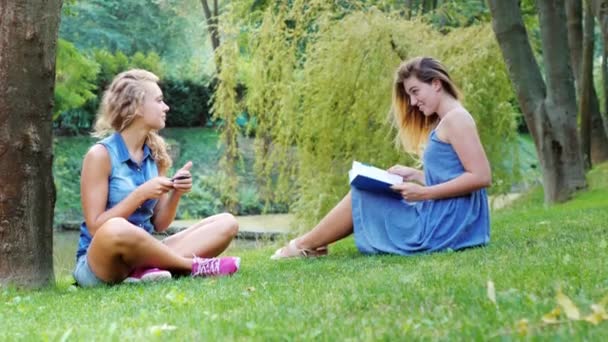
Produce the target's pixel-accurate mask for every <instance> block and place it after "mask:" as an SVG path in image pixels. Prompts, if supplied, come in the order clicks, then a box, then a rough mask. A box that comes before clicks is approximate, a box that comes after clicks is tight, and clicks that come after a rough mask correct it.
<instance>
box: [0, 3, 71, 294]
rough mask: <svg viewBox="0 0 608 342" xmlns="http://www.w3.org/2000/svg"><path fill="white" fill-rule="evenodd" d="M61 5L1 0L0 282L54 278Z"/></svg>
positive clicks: (38, 283)
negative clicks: (54, 164)
mask: <svg viewBox="0 0 608 342" xmlns="http://www.w3.org/2000/svg"><path fill="white" fill-rule="evenodd" d="M61 5H62V1H61V0H45V1H42V0H36V1H34V0H29V1H28V0H11V1H2V2H0V18H2V21H0V160H1V162H0V283H5V284H16V285H21V286H28V287H29V286H33V287H38V286H44V285H47V284H49V283H52V282H53V281H54V276H53V208H54V205H55V187H54V184H53V174H52V171H51V170H52V159H53V146H52V142H53V135H52V134H53V133H52V108H53V90H54V84H55V83H54V82H55V50H56V45H57V34H58V28H59V18H60V13H61Z"/></svg>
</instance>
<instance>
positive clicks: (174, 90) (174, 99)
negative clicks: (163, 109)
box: [161, 78, 211, 127]
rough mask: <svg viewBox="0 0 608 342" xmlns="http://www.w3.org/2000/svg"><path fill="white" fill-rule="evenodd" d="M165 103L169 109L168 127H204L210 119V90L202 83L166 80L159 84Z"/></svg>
mask: <svg viewBox="0 0 608 342" xmlns="http://www.w3.org/2000/svg"><path fill="white" fill-rule="evenodd" d="M161 88H162V90H163V93H164V96H165V99H166V100H165V101H166V102H167V104H168V105H169V107H171V110H170V111H169V114H168V115H167V126H168V127H192V126H205V125H206V124H207V122H208V121H209V117H210V113H209V111H210V104H209V98H210V97H211V91H210V89H209V88H208V87H207V86H206V85H205V84H203V82H195V81H191V80H178V79H173V78H170V79H166V80H163V81H162V82H161Z"/></svg>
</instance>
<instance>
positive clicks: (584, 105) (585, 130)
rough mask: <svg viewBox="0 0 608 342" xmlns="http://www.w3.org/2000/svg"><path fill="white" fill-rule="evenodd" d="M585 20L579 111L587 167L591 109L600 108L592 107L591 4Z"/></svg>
mask: <svg viewBox="0 0 608 342" xmlns="http://www.w3.org/2000/svg"><path fill="white" fill-rule="evenodd" d="M584 13H585V21H584V29H583V60H582V63H581V70H580V71H581V73H580V76H579V77H580V99H579V113H581V132H580V137H581V150H582V152H583V163H584V166H585V168H586V169H590V168H591V111H592V110H596V111H598V112H599V108H591V97H592V89H593V88H594V87H593V38H594V34H593V14H592V13H591V6H590V5H589V3H588V2H587V3H586V4H585V9H584ZM596 103H597V101H596Z"/></svg>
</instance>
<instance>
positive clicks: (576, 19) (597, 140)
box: [566, 0, 608, 166]
mask: <svg viewBox="0 0 608 342" xmlns="http://www.w3.org/2000/svg"><path fill="white" fill-rule="evenodd" d="M586 9H590V7H586ZM586 13H587V12H586ZM586 16H589V18H591V20H590V21H585V23H588V24H590V26H586V30H587V32H588V33H587V34H588V35H589V38H591V39H592V40H591V42H588V43H587V45H586V46H587V48H589V44H593V34H594V33H593V26H594V25H593V23H594V19H593V13H591V15H589V14H586ZM566 17H567V18H568V46H569V50H570V59H571V64H572V71H573V73H574V79H575V81H576V90H577V91H576V93H577V98H578V102H579V113H580V114H581V117H582V116H584V115H587V114H590V115H591V121H590V122H589V121H585V120H581V143H582V145H583V147H582V150H583V154H584V155H585V156H586V159H585V161H586V162H589V161H591V163H592V164H597V163H601V162H603V161H605V160H608V136H607V135H606V134H605V132H604V127H603V125H602V117H601V115H602V114H601V110H600V105H599V100H598V98H597V92H596V90H595V85H594V82H593V54H591V61H590V62H591V69H589V68H582V64H583V50H584V49H583V46H584V44H583V41H584V36H583V26H582V18H583V6H582V1H581V0H566ZM591 48H593V45H591ZM582 70H585V72H586V73H587V74H586V75H583V74H582ZM588 73H591V74H588ZM583 78H586V80H587V81H586V82H583ZM587 82H588V83H587ZM582 83H584V84H585V85H586V87H588V89H589V92H590V93H589V94H588V98H586V99H584V100H585V102H586V106H585V107H586V109H583V108H581V101H582V100H583V99H582V98H581V89H582V87H581V85H582ZM585 89H587V88H585ZM583 122H586V123H588V124H589V125H590V131H589V128H588V126H585V127H583V125H582V123H583ZM583 131H586V132H587V133H583ZM585 145H587V146H589V147H586V146H585ZM584 151H587V153H585V152H584ZM586 166H589V164H587V165H586Z"/></svg>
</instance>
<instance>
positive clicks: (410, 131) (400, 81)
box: [392, 57, 460, 154]
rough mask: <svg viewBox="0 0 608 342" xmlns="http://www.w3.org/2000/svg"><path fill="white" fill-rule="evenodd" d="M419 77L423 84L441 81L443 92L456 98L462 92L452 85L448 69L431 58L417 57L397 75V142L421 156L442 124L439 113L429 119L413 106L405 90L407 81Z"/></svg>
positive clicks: (408, 150) (398, 71)
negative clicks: (431, 135)
mask: <svg viewBox="0 0 608 342" xmlns="http://www.w3.org/2000/svg"><path fill="white" fill-rule="evenodd" d="M410 77H416V78H417V79H418V80H419V81H420V82H424V83H429V84H430V83H431V82H432V81H433V80H435V79H437V80H439V81H441V85H442V87H443V89H444V90H445V91H446V92H447V93H448V94H450V95H451V96H453V97H454V98H455V99H459V98H460V92H459V91H458V89H457V88H456V86H455V85H454V83H453V82H452V79H451V78H450V75H449V74H448V72H447V71H446V68H445V67H444V66H443V65H442V64H441V63H440V62H439V61H437V60H436V59H434V58H432V57H416V58H412V59H410V60H408V61H406V62H403V63H401V65H400V66H399V68H398V69H397V72H396V73H395V82H394V86H393V109H392V112H393V116H394V120H395V125H396V126H397V130H398V134H397V138H396V143H398V144H399V143H400V144H401V145H402V146H403V148H404V149H405V150H406V151H407V152H410V153H416V154H420V152H421V146H423V144H424V142H425V141H426V139H427V137H428V135H429V133H430V132H431V130H432V129H433V127H435V126H436V125H437V123H438V122H439V117H438V116H437V114H434V115H431V116H426V115H424V114H423V113H422V112H421V111H420V109H418V107H416V106H412V104H411V102H410V97H409V96H408V94H407V92H406V91H405V85H404V81H405V80H407V79H408V78H410Z"/></svg>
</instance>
